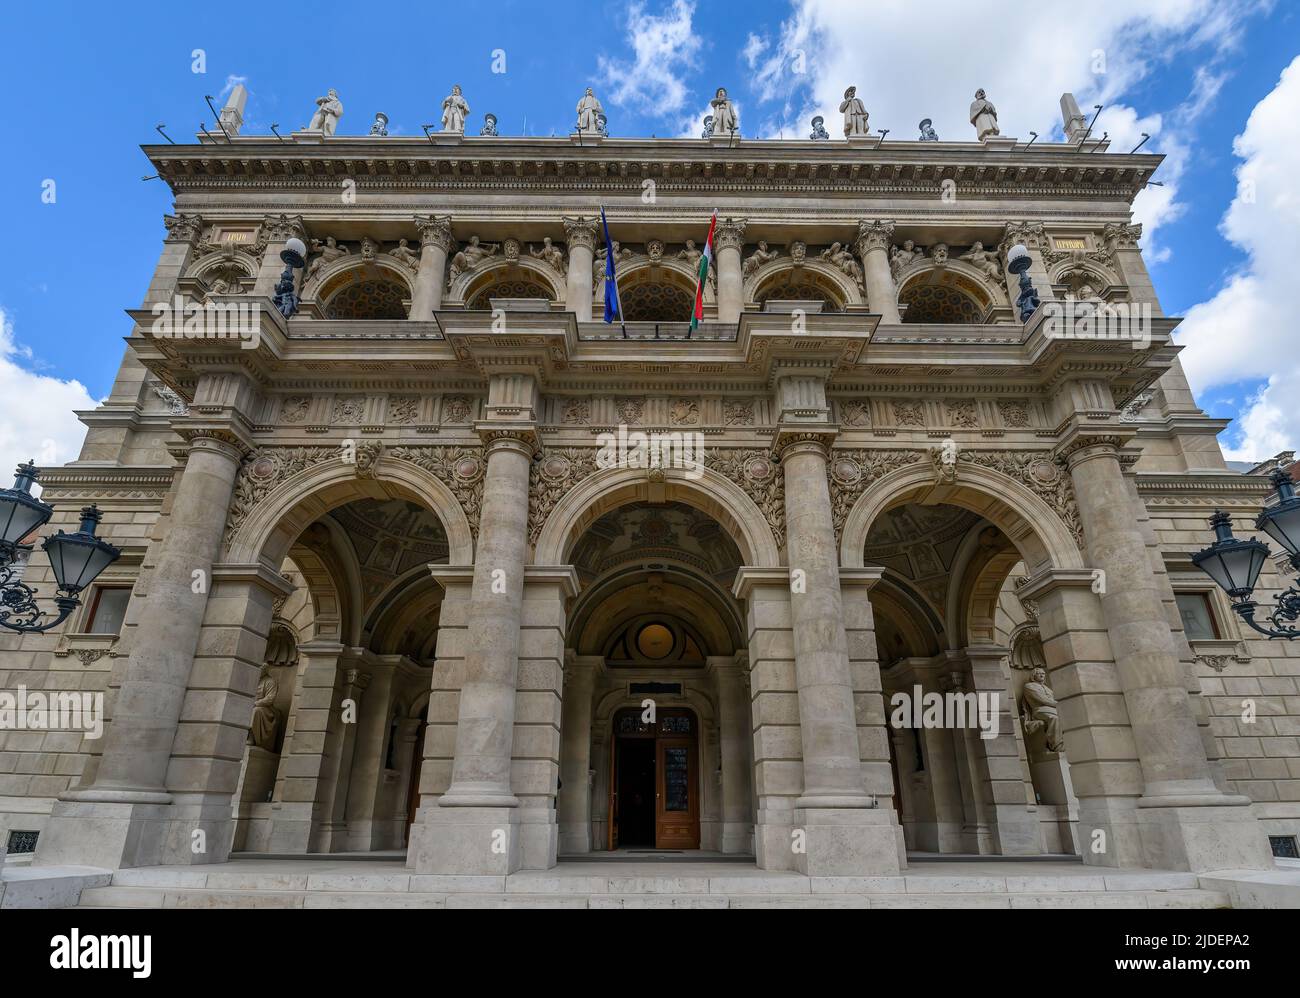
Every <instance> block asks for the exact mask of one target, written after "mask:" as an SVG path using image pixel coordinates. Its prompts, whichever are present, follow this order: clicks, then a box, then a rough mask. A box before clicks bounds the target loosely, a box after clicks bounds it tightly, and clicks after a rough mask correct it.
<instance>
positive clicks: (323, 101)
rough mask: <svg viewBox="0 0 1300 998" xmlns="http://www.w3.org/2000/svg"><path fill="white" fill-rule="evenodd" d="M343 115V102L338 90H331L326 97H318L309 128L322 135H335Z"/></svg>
mask: <svg viewBox="0 0 1300 998" xmlns="http://www.w3.org/2000/svg"><path fill="white" fill-rule="evenodd" d="M341 117H343V102H342V101H341V100H339V92H338V91H337V90H333V89H331V90H329V91H327V92H326V94H325V96H324V97H317V98H316V113H315V114H313V115H312V116H311V123H310V124H308V126H307V129H308V130H309V131H313V132H320V133H321V134H322V135H333V134H334V129H335V128H337V127H338V123H339V119H340V118H341Z"/></svg>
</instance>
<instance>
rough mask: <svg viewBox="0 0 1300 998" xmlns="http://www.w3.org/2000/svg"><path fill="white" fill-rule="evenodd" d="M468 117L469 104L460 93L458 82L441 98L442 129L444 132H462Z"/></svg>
mask: <svg viewBox="0 0 1300 998" xmlns="http://www.w3.org/2000/svg"><path fill="white" fill-rule="evenodd" d="M468 117H469V104H468V103H467V102H466V100H465V98H464V97H463V96H462V95H461V92H460V84H457V85H456V86H454V87H452V88H451V93H449V94H448V95H447V96H446V97H444V98H443V100H442V130H443V131H444V132H464V131H465V119H466V118H468Z"/></svg>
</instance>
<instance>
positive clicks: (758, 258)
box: [744, 239, 781, 277]
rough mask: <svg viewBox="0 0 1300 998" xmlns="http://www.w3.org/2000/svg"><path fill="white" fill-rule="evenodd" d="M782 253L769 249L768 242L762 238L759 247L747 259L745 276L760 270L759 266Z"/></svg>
mask: <svg viewBox="0 0 1300 998" xmlns="http://www.w3.org/2000/svg"><path fill="white" fill-rule="evenodd" d="M780 255H781V254H780V253H778V252H777V251H776V250H769V249H768V248H767V243H766V242H764V241H763V240H762V239H760V240H759V241H758V249H756V250H754V252H753V253H752V254H750V256H749V258H748V259H747V260H746V261H745V266H744V272H745V276H746V277H749V276H750V275H751V274H752V273H754V271H756V270H758V268H759V267H761V266H763V264H765V263H771V262H772V261H773V260H775V259H776V258H777V257H778V256H780Z"/></svg>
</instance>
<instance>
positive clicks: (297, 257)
mask: <svg viewBox="0 0 1300 998" xmlns="http://www.w3.org/2000/svg"><path fill="white" fill-rule="evenodd" d="M280 259H281V260H283V261H284V273H283V274H281V275H280V283H279V284H277V285H276V286H275V307H276V308H277V309H279V310H280V314H281V315H283V316H284V317H285V318H286V319H287V318H289V316H291V315H293V314H294V313H295V312H297V311H298V295H297V293H296V292H295V291H294V290H293V272H294V271H295V270H301V269H302V268H303V267H305V266H307V247H306V246H305V245H304V244H303V241H302V240H301V239H299V238H297V237H296V236H291V237H290V238H289V239H286V240H285V243H284V249H282V250H280Z"/></svg>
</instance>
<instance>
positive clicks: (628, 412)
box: [614, 398, 645, 426]
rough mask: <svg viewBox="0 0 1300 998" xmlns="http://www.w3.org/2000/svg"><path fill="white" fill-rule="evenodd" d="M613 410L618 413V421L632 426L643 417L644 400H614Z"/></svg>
mask: <svg viewBox="0 0 1300 998" xmlns="http://www.w3.org/2000/svg"><path fill="white" fill-rule="evenodd" d="M614 408H615V409H616V410H617V411H618V421H619V422H620V423H624V424H626V425H627V426H634V425H635V424H637V423H639V422H641V418H642V416H644V415H645V399H643V398H620V399H615V400H614Z"/></svg>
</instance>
